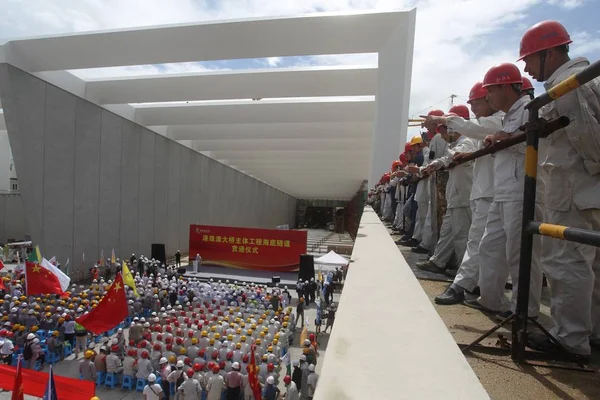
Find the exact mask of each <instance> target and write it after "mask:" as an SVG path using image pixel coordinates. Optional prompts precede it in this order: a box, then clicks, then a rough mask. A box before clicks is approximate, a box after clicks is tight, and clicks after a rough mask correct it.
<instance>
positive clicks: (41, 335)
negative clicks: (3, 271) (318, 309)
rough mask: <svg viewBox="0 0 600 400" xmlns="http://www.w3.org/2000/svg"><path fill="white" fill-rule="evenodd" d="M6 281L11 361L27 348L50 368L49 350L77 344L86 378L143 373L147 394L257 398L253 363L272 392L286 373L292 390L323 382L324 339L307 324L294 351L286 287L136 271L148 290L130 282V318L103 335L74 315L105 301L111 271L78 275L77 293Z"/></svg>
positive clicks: (295, 395)
mask: <svg viewBox="0 0 600 400" xmlns="http://www.w3.org/2000/svg"><path fill="white" fill-rule="evenodd" d="M4 281H5V286H6V290H5V292H6V295H5V297H4V299H3V300H0V309H1V311H2V314H3V316H2V321H3V329H2V330H0V343H1V344H0V352H1V354H2V360H3V361H4V362H5V363H7V364H12V365H14V364H15V362H16V357H15V358H13V354H23V359H24V367H25V368H36V369H42V368H43V366H44V356H47V357H52V362H58V361H60V360H62V359H63V358H64V357H65V356H66V355H69V354H70V353H71V352H73V353H74V354H75V359H76V360H77V359H80V357H81V360H80V365H79V373H80V377H81V379H87V380H93V381H100V380H103V379H104V378H105V376H106V375H107V374H114V375H115V377H116V379H117V380H118V382H117V383H118V384H119V387H120V386H121V385H120V384H121V383H122V382H123V380H124V379H125V380H131V381H132V382H133V384H132V385H131V387H132V388H133V389H135V388H136V386H137V381H141V382H142V383H141V385H142V387H143V394H144V395H146V397H145V398H146V399H158V398H163V399H169V398H171V397H173V396H179V397H178V398H180V399H194V400H196V399H209V400H216V399H227V400H234V399H235V400H240V399H246V400H248V399H254V396H253V394H252V393H253V392H252V388H251V387H250V383H249V378H248V376H249V374H248V372H249V371H250V369H251V368H252V365H255V366H256V368H257V376H258V381H259V384H260V390H261V392H262V396H263V397H262V398H263V399H268V400H275V399H278V398H280V397H279V396H280V394H281V395H283V393H280V392H281V390H280V389H279V384H280V380H281V381H282V382H283V386H285V392H286V393H287V394H286V395H285V398H286V399H288V400H298V399H311V398H312V396H313V394H314V392H315V389H316V385H317V381H318V374H317V373H316V372H315V365H316V364H317V360H318V352H317V348H318V343H317V341H316V336H315V334H314V333H312V334H310V335H308V334H307V337H306V338H305V339H302V343H301V347H302V350H303V353H302V354H301V355H300V357H299V358H298V359H297V360H292V359H291V353H289V348H290V345H291V344H292V341H293V340H294V332H295V331H296V326H297V321H296V315H295V313H294V312H293V307H292V306H291V302H292V301H293V300H292V296H291V295H290V293H289V291H288V290H287V287H284V288H283V289H280V288H279V287H278V286H277V287H275V288H267V286H265V285H252V284H244V285H242V284H238V282H233V283H230V282H229V281H226V282H221V281H219V282H214V281H212V280H211V281H210V282H201V281H199V280H197V279H196V278H191V279H187V278H184V277H181V276H171V277H169V276H167V275H166V274H165V273H160V272H158V273H157V274H156V275H155V276H154V275H151V274H148V275H144V276H141V275H140V274H136V276H135V281H136V286H137V288H138V294H139V296H135V295H134V293H133V291H132V290H131V289H129V290H128V292H127V297H128V307H129V318H128V321H126V322H124V324H123V327H120V328H118V329H117V328H115V330H114V332H110V333H109V334H106V335H101V336H94V335H91V334H90V333H89V332H88V331H87V330H86V329H85V328H84V327H83V326H81V325H79V324H78V323H76V321H75V320H76V319H77V317H78V316H80V315H83V314H84V313H86V312H89V311H90V310H92V309H93V308H94V307H96V305H97V304H98V302H99V301H100V300H101V298H102V296H103V295H104V294H105V293H106V292H107V291H108V289H109V287H110V284H111V283H112V282H111V281H104V279H103V278H101V279H100V280H94V281H93V283H92V284H91V285H89V286H83V285H78V286H77V285H74V286H73V288H72V289H71V291H70V296H69V297H68V298H58V297H57V296H54V295H52V296H51V295H47V296H41V297H35V296H25V295H24V294H23V287H22V282H21V281H19V280H10V279H9V278H8V276H5V278H4ZM320 297H321V296H319V298H318V299H317V302H320V301H321V299H320ZM295 301H296V302H297V303H298V304H302V303H303V302H304V299H303V298H300V299H298V300H295ZM129 324H130V325H129ZM303 324H304V323H302V325H300V327H301V328H302V327H303ZM123 328H125V329H123ZM127 328H128V329H127ZM98 347H99V352H98V353H97V352H96V349H98ZM252 350H254V356H255V357H254V360H255V364H252V360H251V358H252V357H251V353H252ZM292 366H293V369H292ZM126 377H128V378H126Z"/></svg>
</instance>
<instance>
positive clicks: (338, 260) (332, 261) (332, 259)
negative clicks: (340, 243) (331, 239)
mask: <svg viewBox="0 0 600 400" xmlns="http://www.w3.org/2000/svg"><path fill="white" fill-rule="evenodd" d="M315 263H316V264H323V265H334V266H339V267H344V266H346V265H348V264H349V263H350V260H347V259H346V258H344V257H342V256H340V255H339V254H338V253H336V252H335V251H333V250H331V251H330V252H329V253H327V254H325V255H324V256H321V257H319V258H317V259H316V260H315Z"/></svg>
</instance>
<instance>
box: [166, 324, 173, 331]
mask: <svg viewBox="0 0 600 400" xmlns="http://www.w3.org/2000/svg"><path fill="white" fill-rule="evenodd" d="M165 331H167V332H169V333H170V332H173V328H172V327H171V325H167V326H165Z"/></svg>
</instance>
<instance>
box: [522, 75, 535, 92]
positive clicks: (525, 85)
mask: <svg viewBox="0 0 600 400" xmlns="http://www.w3.org/2000/svg"><path fill="white" fill-rule="evenodd" d="M527 90H534V88H533V85H532V84H531V81H530V80H529V79H528V78H525V77H523V86H521V91H522V92H525V91H527Z"/></svg>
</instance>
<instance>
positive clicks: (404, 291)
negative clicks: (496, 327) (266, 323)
mask: <svg viewBox="0 0 600 400" xmlns="http://www.w3.org/2000/svg"><path fill="white" fill-rule="evenodd" d="M360 225H361V228H360V229H359V231H358V236H357V238H356V242H355V244H354V251H353V252H352V260H353V261H354V262H353V263H352V264H350V268H349V270H348V275H347V278H346V282H345V284H344V291H343V292H342V296H341V298H340V302H339V307H338V311H337V313H336V316H335V324H334V326H333V330H332V332H331V336H330V337H329V341H328V343H327V352H326V353H325V359H324V360H322V361H319V363H322V365H323V368H322V370H321V376H320V377H319V384H318V385H317V392H316V393H315V396H314V399H315V400H330V399H344V400H363V399H390V400H391V399H394V400H401V399H455V400H467V399H469V400H485V399H489V395H488V394H487V393H486V391H485V389H484V388H483V386H482V385H481V382H479V379H478V378H477V375H475V373H474V372H473V370H472V369H471V366H470V365H469V363H468V362H467V360H466V359H465V357H464V355H463V354H462V353H461V351H460V349H459V348H458V346H457V345H456V342H455V341H454V338H453V337H452V335H451V334H450V332H448V329H447V328H446V325H445V324H444V322H443V321H442V319H441V318H440V316H439V315H438V313H437V312H436V310H435V308H434V307H433V305H432V304H431V301H430V300H429V298H428V297H427V295H426V294H425V292H424V291H423V289H422V288H421V285H420V284H419V282H418V281H417V278H415V275H414V273H413V272H412V271H411V269H410V267H409V266H408V264H407V263H406V261H405V260H404V257H402V254H401V253H400V250H398V247H397V246H396V245H395V244H394V241H393V239H392V238H391V236H390V235H389V233H388V231H387V228H386V227H385V226H384V225H383V224H382V223H381V221H380V220H379V218H378V217H377V215H376V214H375V212H374V211H373V209H371V208H370V207H367V208H365V212H364V213H363V216H362V219H361V221H360Z"/></svg>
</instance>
